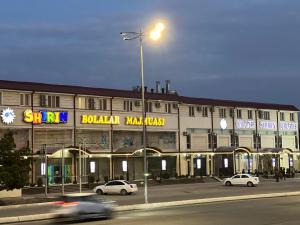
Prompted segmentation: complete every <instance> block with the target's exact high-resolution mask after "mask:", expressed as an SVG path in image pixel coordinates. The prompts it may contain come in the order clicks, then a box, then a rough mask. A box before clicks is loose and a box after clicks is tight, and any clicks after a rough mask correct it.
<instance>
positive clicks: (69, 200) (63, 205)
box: [54, 193, 115, 220]
mask: <svg viewBox="0 0 300 225" xmlns="http://www.w3.org/2000/svg"><path fill="white" fill-rule="evenodd" d="M61 199H62V201H58V202H55V203H54V204H56V205H58V206H59V208H58V209H56V210H55V212H54V213H55V214H56V215H57V216H56V219H62V218H63V219H67V220H81V219H94V218H105V219H110V218H112V216H113V208H114V206H115V204H114V202H112V201H110V202H109V201H105V199H104V198H102V197H100V196H98V195H96V194H94V193H79V194H69V195H64V196H62V197H61Z"/></svg>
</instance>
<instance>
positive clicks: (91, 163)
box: [90, 161, 96, 173]
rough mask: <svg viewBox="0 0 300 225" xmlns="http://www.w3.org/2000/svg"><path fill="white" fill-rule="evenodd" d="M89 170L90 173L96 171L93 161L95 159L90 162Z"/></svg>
mask: <svg viewBox="0 0 300 225" xmlns="http://www.w3.org/2000/svg"><path fill="white" fill-rule="evenodd" d="M90 171H91V173H95V172H96V163H95V161H91V162H90Z"/></svg>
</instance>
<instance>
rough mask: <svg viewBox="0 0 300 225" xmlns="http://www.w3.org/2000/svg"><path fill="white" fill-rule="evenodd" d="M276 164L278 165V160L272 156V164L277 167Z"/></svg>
mask: <svg viewBox="0 0 300 225" xmlns="http://www.w3.org/2000/svg"><path fill="white" fill-rule="evenodd" d="M275 165H276V160H275V159H274V158H272V166H273V167H275Z"/></svg>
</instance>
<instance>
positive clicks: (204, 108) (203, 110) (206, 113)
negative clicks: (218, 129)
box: [202, 106, 208, 117]
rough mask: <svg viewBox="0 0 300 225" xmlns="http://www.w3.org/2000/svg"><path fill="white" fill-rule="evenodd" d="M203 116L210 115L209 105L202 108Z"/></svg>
mask: <svg viewBox="0 0 300 225" xmlns="http://www.w3.org/2000/svg"><path fill="white" fill-rule="evenodd" d="M202 116H203V117H208V107H207V106H205V107H203V108H202Z"/></svg>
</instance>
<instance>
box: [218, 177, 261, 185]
mask: <svg viewBox="0 0 300 225" xmlns="http://www.w3.org/2000/svg"><path fill="white" fill-rule="evenodd" d="M258 183H259V179H258V177H253V176H251V175H250V174H237V175H234V176H233V177H230V178H225V179H224V180H223V184H224V185H225V186H231V185H247V186H248V187H254V186H255V185H256V184H258Z"/></svg>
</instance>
